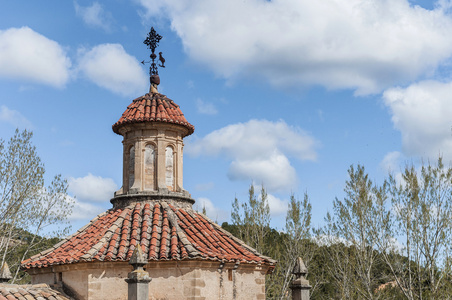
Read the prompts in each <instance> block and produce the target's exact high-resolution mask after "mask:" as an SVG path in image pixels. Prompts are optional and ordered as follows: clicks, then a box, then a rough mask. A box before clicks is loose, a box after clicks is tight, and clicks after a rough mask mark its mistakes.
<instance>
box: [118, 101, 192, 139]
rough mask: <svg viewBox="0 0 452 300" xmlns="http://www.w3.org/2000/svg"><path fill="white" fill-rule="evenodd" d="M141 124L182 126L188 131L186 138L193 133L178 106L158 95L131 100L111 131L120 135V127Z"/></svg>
mask: <svg viewBox="0 0 452 300" xmlns="http://www.w3.org/2000/svg"><path fill="white" fill-rule="evenodd" d="M142 122H166V123H173V124H178V125H182V126H184V127H185V128H187V129H188V133H187V134H186V136H187V135H190V134H192V133H193V132H194V131H195V127H194V126H193V125H191V124H190V123H188V121H187V120H186V119H185V117H184V114H183V113H182V111H181V109H180V107H179V105H177V104H176V103H174V101H173V100H171V99H169V98H168V97H166V96H165V95H162V94H159V93H148V94H146V95H144V96H141V97H139V98H137V99H135V100H133V102H132V103H131V104H130V105H129V106H128V107H127V109H126V111H125V112H124V113H123V114H122V116H121V118H120V119H119V121H118V122H116V123H115V124H113V131H114V132H115V133H117V134H120V133H119V128H120V127H121V126H122V125H125V124H131V123H142Z"/></svg>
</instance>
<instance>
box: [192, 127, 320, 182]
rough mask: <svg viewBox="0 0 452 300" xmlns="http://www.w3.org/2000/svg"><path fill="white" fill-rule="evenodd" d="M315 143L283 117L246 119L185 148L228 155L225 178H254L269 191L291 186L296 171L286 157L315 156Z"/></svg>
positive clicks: (193, 153) (303, 157) (310, 158)
mask: <svg viewBox="0 0 452 300" xmlns="http://www.w3.org/2000/svg"><path fill="white" fill-rule="evenodd" d="M317 145H318V142H317V141H316V140H315V139H314V138H313V137H311V136H310V135H309V134H307V133H306V132H304V131H303V130H302V129H300V128H297V127H292V126H289V125H287V124H286V123H285V122H284V121H278V122H270V121H267V120H250V121H248V122H247V123H238V124H232V125H228V126H226V127H224V128H221V129H218V130H215V131H213V132H211V133H209V134H208V135H206V136H205V137H203V138H201V139H197V140H196V139H195V140H192V142H191V143H189V144H188V145H187V148H186V152H187V153H188V154H190V155H200V154H204V155H212V156H216V155H226V156H227V157H229V158H230V159H232V162H231V165H230V168H229V172H228V176H229V178H231V179H232V180H246V181H248V182H249V181H250V180H254V181H256V182H258V183H263V184H264V185H265V187H266V188H267V189H268V190H269V191H272V190H280V189H283V190H284V189H290V188H292V187H294V185H295V184H296V180H297V179H296V172H295V169H294V168H293V167H292V165H291V164H290V161H289V158H288V157H290V156H293V157H296V158H298V159H300V160H315V159H316V156H317V153H316V151H315V148H316V147H317Z"/></svg>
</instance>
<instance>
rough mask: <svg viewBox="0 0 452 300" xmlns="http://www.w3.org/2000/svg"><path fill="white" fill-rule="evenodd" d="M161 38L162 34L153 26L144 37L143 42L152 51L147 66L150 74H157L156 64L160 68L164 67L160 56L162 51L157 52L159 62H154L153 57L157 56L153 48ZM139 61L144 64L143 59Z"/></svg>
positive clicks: (163, 61) (163, 60)
mask: <svg viewBox="0 0 452 300" xmlns="http://www.w3.org/2000/svg"><path fill="white" fill-rule="evenodd" d="M161 39H162V36H161V35H160V34H158V33H157V32H156V31H155V30H154V27H152V28H151V31H149V33H148V36H147V37H146V39H145V40H144V42H143V43H144V44H145V45H147V46H148V48H149V49H151V51H152V54H151V55H150V56H149V57H150V58H151V60H152V62H151V66H150V67H149V75H150V76H152V75H158V74H159V72H158V69H157V66H160V67H162V68H164V67H165V59H164V58H163V56H162V52H160V53H159V60H160V62H161V64H160V65H157V63H156V62H155V59H156V58H157V55H156V54H155V48H157V47H158V44H159V42H160V40H161ZM141 63H142V64H144V63H145V61H144V60H143V61H142V62H141Z"/></svg>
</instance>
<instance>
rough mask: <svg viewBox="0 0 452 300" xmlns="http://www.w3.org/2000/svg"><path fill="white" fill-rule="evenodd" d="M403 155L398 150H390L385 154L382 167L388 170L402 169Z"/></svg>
mask: <svg viewBox="0 0 452 300" xmlns="http://www.w3.org/2000/svg"><path fill="white" fill-rule="evenodd" d="M402 159H403V155H402V153H400V152H398V151H393V152H389V153H387V154H386V155H385V157H384V158H383V160H382V162H381V163H380V167H381V168H382V169H383V170H385V171H386V172H394V171H397V170H400V167H401V163H402Z"/></svg>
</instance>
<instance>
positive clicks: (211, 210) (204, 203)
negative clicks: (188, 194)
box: [196, 197, 229, 222]
mask: <svg viewBox="0 0 452 300" xmlns="http://www.w3.org/2000/svg"><path fill="white" fill-rule="evenodd" d="M196 206H197V207H198V209H199V211H200V212H202V210H203V208H204V207H205V208H206V214H207V217H209V218H210V219H212V220H215V221H218V222H221V221H224V220H227V219H228V217H229V215H228V213H227V212H226V211H224V210H222V209H220V208H217V207H215V206H214V205H213V203H212V201H210V199H208V198H202V197H200V198H198V199H196Z"/></svg>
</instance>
